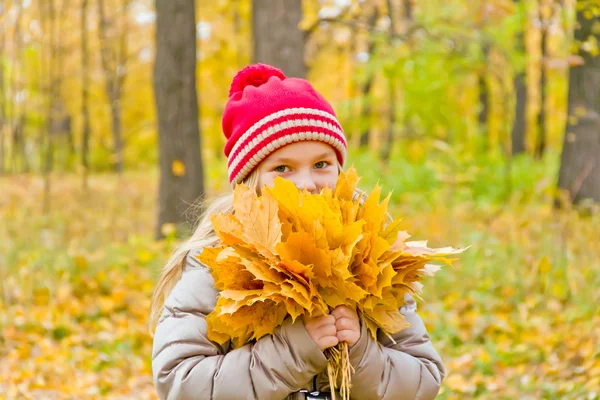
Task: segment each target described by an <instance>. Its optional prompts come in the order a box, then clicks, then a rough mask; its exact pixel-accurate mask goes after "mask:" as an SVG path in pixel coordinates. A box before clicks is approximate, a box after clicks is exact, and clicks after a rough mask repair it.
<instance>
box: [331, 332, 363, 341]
mask: <svg viewBox="0 0 600 400" xmlns="http://www.w3.org/2000/svg"><path fill="white" fill-rule="evenodd" d="M336 337H337V339H338V341H339V342H346V343H351V344H354V343H356V342H357V341H358V339H360V335H359V334H358V333H357V332H356V331H349V330H346V331H338V332H337V334H336Z"/></svg>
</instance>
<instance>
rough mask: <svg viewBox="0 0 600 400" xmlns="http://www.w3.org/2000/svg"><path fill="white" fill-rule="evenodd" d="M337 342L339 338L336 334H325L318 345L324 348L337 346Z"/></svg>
mask: <svg viewBox="0 0 600 400" xmlns="http://www.w3.org/2000/svg"><path fill="white" fill-rule="evenodd" d="M338 343H339V340H338V338H337V337H336V336H326V337H324V338H321V339H320V340H319V347H320V348H321V349H323V350H324V349H328V348H330V347H333V346H337V345H338Z"/></svg>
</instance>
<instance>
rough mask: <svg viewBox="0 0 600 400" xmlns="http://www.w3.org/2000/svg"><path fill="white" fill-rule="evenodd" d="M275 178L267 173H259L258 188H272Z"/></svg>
mask: <svg viewBox="0 0 600 400" xmlns="http://www.w3.org/2000/svg"><path fill="white" fill-rule="evenodd" d="M274 180H275V176H274V175H273V174H270V173H268V172H260V173H259V175H258V187H259V188H261V187H264V186H273V183H274Z"/></svg>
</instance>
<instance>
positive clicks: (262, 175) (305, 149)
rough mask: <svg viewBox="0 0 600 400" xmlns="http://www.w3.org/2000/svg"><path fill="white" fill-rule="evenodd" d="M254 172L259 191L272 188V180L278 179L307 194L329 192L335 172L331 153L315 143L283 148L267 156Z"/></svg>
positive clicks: (330, 149)
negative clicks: (285, 180)
mask: <svg viewBox="0 0 600 400" xmlns="http://www.w3.org/2000/svg"><path fill="white" fill-rule="evenodd" d="M257 171H258V187H259V188H262V187H263V186H265V185H267V186H273V182H274V181H275V178H276V177H278V176H281V177H282V178H285V179H288V180H290V181H292V182H294V184H295V185H296V187H297V188H299V189H306V190H308V191H310V192H311V193H319V192H320V191H321V189H323V188H325V187H329V188H331V189H333V188H334V187H335V183H336V182H337V179H338V173H339V171H338V162H337V157H336V154H335V150H333V148H332V147H331V146H329V145H328V144H326V143H322V142H317V141H307V142H297V143H292V144H290V145H287V146H285V147H283V148H281V149H279V150H277V151H275V152H274V153H273V154H271V155H269V157H267V158H266V159H265V160H264V161H263V162H262V163H260V165H259V166H258V168H257Z"/></svg>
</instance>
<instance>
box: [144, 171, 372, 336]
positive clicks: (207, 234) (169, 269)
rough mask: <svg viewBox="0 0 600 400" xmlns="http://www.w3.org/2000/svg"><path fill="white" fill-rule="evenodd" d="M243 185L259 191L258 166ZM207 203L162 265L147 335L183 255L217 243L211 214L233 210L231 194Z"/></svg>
mask: <svg viewBox="0 0 600 400" xmlns="http://www.w3.org/2000/svg"><path fill="white" fill-rule="evenodd" d="M338 170H339V171H340V172H341V171H342V166H341V165H339V164H338ZM242 183H243V184H245V185H247V186H249V187H254V188H255V189H256V191H257V193H259V192H260V188H259V187H258V183H259V179H258V169H255V170H254V172H252V173H251V174H250V175H249V176H248V177H247V178H246V179H245V180H244V181H243V182H242ZM358 199H360V203H361V204H362V203H363V202H364V201H365V199H366V197H365V192H363V191H362V190H360V189H356V190H355V192H354V200H355V201H356V200H358ZM204 204H205V205H208V206H207V207H204V208H203V210H204V211H203V212H202V214H201V215H200V217H199V218H198V226H197V228H196V230H195V231H194V233H193V235H192V236H191V237H190V238H189V239H188V240H187V241H186V242H184V243H183V244H181V245H179V246H178V247H177V248H176V249H175V250H174V251H173V253H172V254H171V257H170V258H169V261H168V262H167V264H166V265H165V266H164V267H163V269H162V272H161V274H160V278H159V279H158V283H157V284H156V288H155V289H154V293H153V294H152V305H151V308H150V334H151V335H153V334H154V329H155V328H156V325H157V324H158V322H159V319H160V316H161V314H162V312H163V307H164V303H165V300H166V299H167V297H168V296H169V294H170V293H171V291H172V290H173V288H174V287H175V285H176V284H177V282H178V281H179V279H181V276H182V274H183V270H184V269H185V258H186V256H187V255H188V253H189V252H190V251H192V250H200V249H203V248H205V247H214V246H216V245H218V244H219V238H218V237H217V235H216V234H215V231H214V229H213V226H212V223H211V220H210V217H211V215H213V214H225V213H233V211H234V209H233V193H229V194H227V195H224V196H221V197H218V198H216V199H214V200H212V201H206V202H205V203H204Z"/></svg>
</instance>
